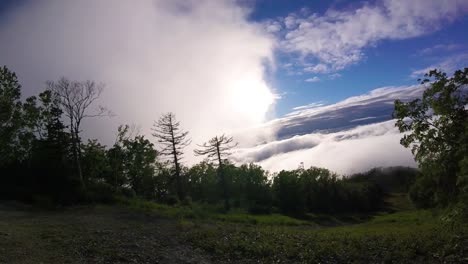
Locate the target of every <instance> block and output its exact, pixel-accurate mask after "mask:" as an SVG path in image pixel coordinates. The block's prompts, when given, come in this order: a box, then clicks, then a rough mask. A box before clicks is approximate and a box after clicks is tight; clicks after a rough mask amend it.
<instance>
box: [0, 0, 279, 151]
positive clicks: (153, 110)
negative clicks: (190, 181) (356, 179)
mask: <svg viewBox="0 0 468 264" xmlns="http://www.w3.org/2000/svg"><path fill="white" fill-rule="evenodd" d="M248 15H249V10H247V9H246V8H244V7H241V6H238V5H237V4H235V3H234V1H229V0H219V1H207V0H157V1H152V0H139V1H126V0H113V1H107V0H82V1H74V0H66V1H65V0H46V1H35V0H28V1H26V2H24V3H23V4H22V5H18V6H17V7H15V8H14V9H11V10H9V12H8V13H7V14H5V15H3V16H2V17H1V18H0V20H1V24H0V43H1V46H2V48H1V49H0V60H1V63H3V64H6V65H8V67H10V68H11V69H12V70H14V71H16V72H17V73H18V75H19V78H20V80H21V82H22V84H23V87H24V89H25V90H26V92H25V94H26V95H31V94H36V93H37V92H38V91H39V90H42V89H43V88H44V85H43V84H44V82H45V81H46V80H49V79H51V80H55V79H57V78H59V77H60V76H66V77H69V78H71V79H77V80H83V79H92V80H96V81H102V82H105V83H106V84H107V88H106V90H105V91H104V93H103V95H102V100H101V102H100V103H101V104H103V105H106V106H108V107H109V108H110V109H111V110H112V111H113V112H114V113H115V114H116V115H117V116H116V117H115V118H113V119H99V120H90V121H88V122H87V123H86V124H85V125H86V132H87V135H88V136H90V137H98V138H100V139H104V140H105V142H106V143H112V142H113V136H112V135H114V134H115V130H116V127H117V125H118V124H122V123H130V124H132V123H135V124H137V125H139V126H141V127H142V132H143V133H144V134H146V135H149V134H150V130H149V129H150V127H151V125H152V124H153V120H155V119H157V118H158V117H159V116H160V115H161V113H164V112H167V111H173V112H175V114H176V115H177V117H178V119H179V120H180V121H181V124H182V127H183V128H184V129H187V130H189V131H190V133H191V136H192V138H193V142H194V143H202V142H203V141H205V140H206V139H208V138H210V137H211V136H214V135H215V134H217V133H222V132H226V133H229V132H230V131H235V130H238V129H241V128H245V127H248V126H254V125H258V124H261V123H262V122H263V121H264V120H265V119H266V117H267V114H268V111H269V109H270V108H271V106H272V104H273V103H274V101H275V95H274V93H273V91H272V89H271V88H270V87H269V85H268V83H267V82H266V81H265V79H266V78H264V70H265V63H271V62H272V60H273V59H272V57H273V56H272V53H273V46H274V39H273V38H272V37H271V36H269V35H268V34H267V33H266V32H265V31H264V28H263V27H262V26H261V25H258V24H255V23H251V22H249V21H248V18H247V17H248ZM109 135H111V136H110V138H109ZM188 156H190V154H188Z"/></svg>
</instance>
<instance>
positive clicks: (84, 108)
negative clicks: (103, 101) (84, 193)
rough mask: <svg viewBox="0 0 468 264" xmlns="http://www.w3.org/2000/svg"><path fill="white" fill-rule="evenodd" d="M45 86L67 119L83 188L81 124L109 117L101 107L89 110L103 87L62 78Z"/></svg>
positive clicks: (107, 112)
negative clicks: (97, 118) (57, 101)
mask: <svg viewBox="0 0 468 264" xmlns="http://www.w3.org/2000/svg"><path fill="white" fill-rule="evenodd" d="M47 86H48V89H49V90H52V91H54V92H55V93H56V94H57V96H58V99H59V103H60V106H61V107H62V110H63V112H64V113H65V115H66V116H67V118H68V121H69V129H70V135H71V139H72V152H73V158H74V161H75V166H76V168H77V170H78V176H79V180H80V182H81V184H82V186H83V187H84V186H85V182H84V180H83V173H82V169H81V137H80V133H81V124H82V121H83V120H84V119H86V118H89V117H100V116H106V115H110V113H109V111H108V110H107V109H106V108H104V107H102V106H98V109H97V110H95V111H91V110H90V109H89V108H90V107H91V106H92V105H93V104H94V103H95V102H96V100H97V99H98V98H99V96H100V95H101V93H102V90H103V89H104V85H103V84H96V83H95V82H94V81H84V82H78V81H70V80H68V79H66V78H64V77H62V78H60V79H59V80H58V81H57V82H53V81H48V82H47Z"/></svg>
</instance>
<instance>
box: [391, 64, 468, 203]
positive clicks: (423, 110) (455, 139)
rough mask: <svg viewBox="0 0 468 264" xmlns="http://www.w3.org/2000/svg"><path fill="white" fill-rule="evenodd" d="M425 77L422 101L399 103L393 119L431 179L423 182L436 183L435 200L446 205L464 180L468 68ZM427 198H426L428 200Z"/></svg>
mask: <svg viewBox="0 0 468 264" xmlns="http://www.w3.org/2000/svg"><path fill="white" fill-rule="evenodd" d="M425 77H426V78H425V79H424V80H422V81H421V84H422V85H424V86H426V89H425V91H424V93H423V95H422V98H421V99H415V100H413V101H410V102H402V101H400V100H396V101H395V112H394V116H395V117H396V119H397V121H396V126H397V127H398V128H399V130H400V132H402V133H405V134H404V136H403V138H402V139H401V141H400V143H401V144H402V145H403V146H405V147H411V150H412V153H413V155H414V157H415V159H416V161H417V162H418V163H419V167H420V168H421V170H422V175H423V177H428V179H427V180H424V181H423V182H424V183H425V185H427V184H428V183H430V182H433V184H434V185H435V186H434V189H435V190H436V193H435V196H434V197H433V199H434V200H435V202H436V203H438V204H442V205H445V204H447V203H449V202H452V201H454V200H455V199H456V198H457V196H458V194H459V191H460V189H461V188H462V187H461V186H460V184H461V183H462V182H464V181H463V180H461V178H462V174H463V171H464V170H463V160H464V159H466V153H467V152H466V151H467V149H468V147H467V145H468V110H467V107H466V106H467V105H468V91H467V85H468V68H465V69H464V70H457V71H456V72H455V73H454V75H453V76H451V77H448V76H447V74H446V73H443V72H441V71H439V70H432V71H430V72H429V73H427V74H426V75H425ZM419 182H421V181H419ZM418 186H419V185H418ZM418 188H419V187H418ZM417 192H419V191H416V190H414V192H413V193H417ZM418 196H420V195H415V197H418ZM426 196H427V195H423V197H425V199H428V198H427V197H426Z"/></svg>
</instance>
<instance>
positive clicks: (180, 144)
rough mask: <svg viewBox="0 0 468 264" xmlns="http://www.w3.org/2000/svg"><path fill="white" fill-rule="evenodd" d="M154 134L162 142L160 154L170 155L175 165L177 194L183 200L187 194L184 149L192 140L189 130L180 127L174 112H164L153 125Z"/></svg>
mask: <svg viewBox="0 0 468 264" xmlns="http://www.w3.org/2000/svg"><path fill="white" fill-rule="evenodd" d="M152 130H153V131H154V133H153V136H154V137H155V138H156V139H157V140H158V142H159V143H160V144H161V149H160V150H159V154H160V155H163V156H168V157H170V158H171V159H172V161H173V165H174V177H175V180H176V185H177V196H178V197H179V199H180V200H182V199H183V198H184V196H185V194H184V191H183V187H182V179H181V160H182V156H183V152H182V150H183V149H184V148H185V147H186V146H188V145H190V143H191V140H190V139H188V138H187V135H188V131H183V130H181V128H180V122H178V121H176V118H175V115H174V114H173V113H167V114H164V115H163V116H162V117H161V118H159V120H158V121H156V122H155V123H154V125H153V128H152Z"/></svg>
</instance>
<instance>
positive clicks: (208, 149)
mask: <svg viewBox="0 0 468 264" xmlns="http://www.w3.org/2000/svg"><path fill="white" fill-rule="evenodd" d="M232 141H233V138H232V137H226V136H225V135H222V136H220V137H218V136H215V137H214V138H212V139H210V140H209V141H208V142H205V143H203V145H201V146H200V147H201V149H196V150H195V151H194V152H195V154H196V155H202V156H205V155H206V156H207V157H208V159H211V160H216V161H217V162H218V176H219V179H220V183H221V188H222V189H223V197H224V208H225V209H226V210H229V208H230V204H229V191H228V183H227V181H226V177H225V175H224V171H223V159H226V158H227V157H228V156H229V155H230V154H231V150H232V149H233V148H234V147H236V146H237V144H232Z"/></svg>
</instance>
